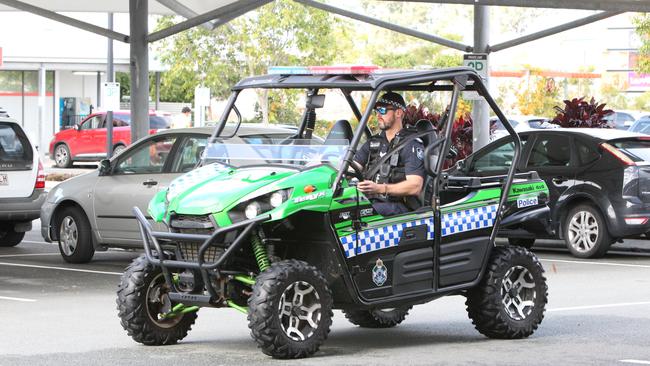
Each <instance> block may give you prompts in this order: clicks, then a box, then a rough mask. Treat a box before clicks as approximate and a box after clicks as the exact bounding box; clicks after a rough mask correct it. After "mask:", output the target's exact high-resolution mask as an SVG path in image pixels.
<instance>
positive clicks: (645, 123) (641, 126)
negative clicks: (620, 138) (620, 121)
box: [628, 116, 650, 135]
mask: <svg viewBox="0 0 650 366" xmlns="http://www.w3.org/2000/svg"><path fill="white" fill-rule="evenodd" d="M628 131H630V132H638V133H643V134H646V135H650V116H643V117H641V118H639V119H638V120H636V121H635V122H634V123H633V124H632V126H630V128H629V129H628Z"/></svg>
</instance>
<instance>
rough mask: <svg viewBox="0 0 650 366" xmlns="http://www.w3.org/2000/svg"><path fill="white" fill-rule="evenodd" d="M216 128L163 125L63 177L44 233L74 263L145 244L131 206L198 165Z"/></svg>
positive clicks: (253, 131)
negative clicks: (91, 167) (99, 253)
mask: <svg viewBox="0 0 650 366" xmlns="http://www.w3.org/2000/svg"><path fill="white" fill-rule="evenodd" d="M213 131H214V128H212V127H197V128H184V129H173V130H165V131H161V132H159V133H157V134H155V135H151V136H148V137H147V138H144V139H142V140H140V141H138V142H137V143H135V144H134V145H132V146H130V147H128V148H126V150H124V151H123V152H122V153H121V154H120V155H117V156H114V157H113V158H111V159H110V161H109V160H102V162H101V163H100V167H99V168H98V169H97V170H95V171H92V172H90V173H87V174H84V175H81V176H78V177H75V178H72V179H68V180H66V181H64V182H62V183H60V184H59V185H57V186H56V187H55V188H54V189H52V191H50V193H49V194H48V196H47V200H45V203H44V204H43V207H42V208H41V234H42V235H43V238H44V239H45V241H47V242H53V241H54V242H58V244H59V250H60V252H61V256H62V257H63V259H65V260H66V261H67V262H70V263H84V262H88V261H90V260H91V259H92V257H93V255H94V253H95V250H97V249H99V250H102V249H105V248H108V247H122V248H137V249H141V248H142V238H141V236H140V232H139V230H138V226H137V223H136V221H135V218H134V216H133V212H132V209H133V206H138V207H139V208H140V209H141V210H143V211H146V209H147V205H148V203H149V201H150V200H151V198H152V197H153V196H154V195H155V194H156V193H157V192H158V191H160V190H162V189H165V188H167V186H168V185H169V183H170V182H171V181H172V180H173V179H174V178H176V177H178V176H180V175H181V174H183V173H186V172H189V171H190V170H192V169H194V167H195V166H196V165H197V164H198V162H199V161H200V159H201V154H202V152H203V149H204V148H205V146H206V144H207V140H208V138H209V137H210V135H211V134H212V132H213ZM226 132H228V131H226ZM294 133H295V130H291V129H286V128H277V127H259V126H255V125H245V126H242V127H241V128H240V130H239V135H242V136H247V137H248V138H251V139H252V138H258V139H259V141H261V142H260V143H263V141H265V140H269V139H276V138H279V139H284V138H287V137H290V136H293V134H294ZM156 225H159V224H156ZM159 229H161V228H160V227H159Z"/></svg>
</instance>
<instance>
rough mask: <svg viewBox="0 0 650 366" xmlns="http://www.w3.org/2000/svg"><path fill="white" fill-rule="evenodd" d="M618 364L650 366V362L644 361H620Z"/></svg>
mask: <svg viewBox="0 0 650 366" xmlns="http://www.w3.org/2000/svg"><path fill="white" fill-rule="evenodd" d="M618 362H624V363H635V364H637V365H650V361H643V360H619V361H618Z"/></svg>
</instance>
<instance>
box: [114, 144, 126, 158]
mask: <svg viewBox="0 0 650 366" xmlns="http://www.w3.org/2000/svg"><path fill="white" fill-rule="evenodd" d="M124 150H126V146H124V145H117V146H115V148H114V149H113V156H117V155H120V154H121V153H123V152H124Z"/></svg>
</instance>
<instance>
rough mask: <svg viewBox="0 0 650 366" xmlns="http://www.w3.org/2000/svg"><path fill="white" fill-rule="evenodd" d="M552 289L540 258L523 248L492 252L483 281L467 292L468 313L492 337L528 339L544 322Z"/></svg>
mask: <svg viewBox="0 0 650 366" xmlns="http://www.w3.org/2000/svg"><path fill="white" fill-rule="evenodd" d="M547 297H548V286H547V285H546V278H545V277H544V268H543V267H542V265H541V264H540V263H539V260H538V259H537V257H536V256H535V255H534V254H533V253H531V252H529V251H528V250H527V249H524V248H520V247H511V246H506V247H497V248H494V249H493V250H492V255H491V256H490V262H489V263H488V266H487V271H486V273H485V274H484V275H483V278H482V279H481V282H480V283H479V284H478V285H477V286H476V287H474V288H472V289H470V290H469V291H467V301H466V302H465V305H467V314H468V315H469V317H470V319H472V323H474V326H475V327H476V329H477V330H478V331H479V332H480V333H481V334H484V335H486V336H488V337H490V338H498V339H516V338H525V337H528V336H530V335H531V334H533V333H534V332H535V330H536V329H537V327H538V326H539V324H540V323H541V322H542V319H544V311H545V308H546V303H547V301H548V300H547Z"/></svg>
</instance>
